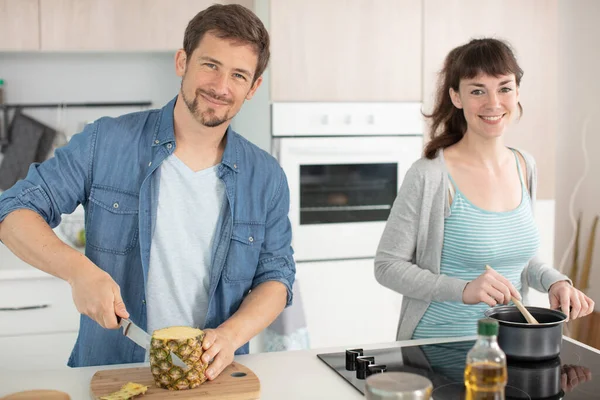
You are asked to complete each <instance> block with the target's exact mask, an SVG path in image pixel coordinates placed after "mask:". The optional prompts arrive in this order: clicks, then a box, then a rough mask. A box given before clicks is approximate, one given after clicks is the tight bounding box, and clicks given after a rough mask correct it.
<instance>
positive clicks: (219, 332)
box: [202, 328, 237, 381]
mask: <svg viewBox="0 0 600 400" xmlns="http://www.w3.org/2000/svg"><path fill="white" fill-rule="evenodd" d="M204 333H205V336H204V340H203V341H202V348H203V349H204V354H203V355H202V362H204V363H208V362H210V361H211V360H212V363H211V364H209V366H208V368H207V369H206V377H207V378H208V380H211V381H212V380H213V379H215V378H216V377H217V376H219V374H220V373H221V372H223V370H224V369H225V368H227V366H229V364H231V363H232V362H233V355H234V353H235V350H236V349H237V347H236V345H235V343H234V341H233V338H232V337H231V335H229V334H228V333H227V332H226V331H225V330H223V329H221V328H216V329H204Z"/></svg>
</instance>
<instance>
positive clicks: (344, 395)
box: [0, 336, 600, 400]
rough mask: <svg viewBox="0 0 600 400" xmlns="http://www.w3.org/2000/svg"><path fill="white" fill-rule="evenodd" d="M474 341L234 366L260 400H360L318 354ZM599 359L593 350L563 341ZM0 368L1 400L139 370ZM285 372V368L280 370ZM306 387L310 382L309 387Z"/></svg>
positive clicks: (84, 393)
mask: <svg viewBox="0 0 600 400" xmlns="http://www.w3.org/2000/svg"><path fill="white" fill-rule="evenodd" d="M474 338H475V337H473V336H470V337H462V338H451V339H425V340H411V341H403V342H393V343H378V344H372V345H360V346H345V347H336V348H328V349H314V350H302V351H285V352H274V353H259V354H249V355H243V356H237V357H236V358H235V359H236V361H238V362H240V363H242V364H244V365H245V366H247V367H249V368H250V369H251V370H252V371H254V373H256V375H257V376H258V377H259V379H260V383H261V399H263V400H281V399H285V400H305V399H345V400H352V399H355V400H359V399H363V398H364V397H363V396H361V394H360V393H359V392H358V391H356V389H354V388H353V387H352V386H351V385H349V384H348V383H347V382H346V381H345V380H344V379H342V378H341V377H340V376H339V375H338V374H337V373H336V372H334V371H333V370H332V369H330V368H329V367H328V366H327V365H326V364H325V363H323V362H322V361H321V360H319V359H318V358H317V354H320V353H330V352H338V351H344V350H345V349H348V348H354V347H362V348H363V349H365V350H369V349H377V348H384V347H402V346H409V345H421V344H433V343H445V342H455V341H461V340H472V339H474ZM565 340H569V341H571V342H575V343H577V344H579V345H581V346H583V347H585V348H588V349H591V350H593V351H595V352H597V353H598V354H600V351H598V350H597V349H594V348H591V347H589V346H586V345H584V344H582V343H580V342H577V341H575V340H572V339H570V338H568V337H565ZM5 365H7V363H5V362H3V363H1V364H0V396H4V395H7V394H10V393H14V392H18V391H24V390H33V389H54V390H61V391H63V392H66V393H68V394H69V395H70V396H71V399H73V400H80V399H90V398H91V397H90V381H91V379H92V376H93V375H94V373H95V372H96V371H98V370H102V369H108V368H128V367H132V366H143V365H144V364H126V365H111V366H100V367H85V368H64V369H60V370H53V371H33V372H31V371H18V372H15V371H9V370H7V369H3V368H2V367H1V366H5ZM284 366H285V367H284ZM307 382H310V384H309V385H308V384H307Z"/></svg>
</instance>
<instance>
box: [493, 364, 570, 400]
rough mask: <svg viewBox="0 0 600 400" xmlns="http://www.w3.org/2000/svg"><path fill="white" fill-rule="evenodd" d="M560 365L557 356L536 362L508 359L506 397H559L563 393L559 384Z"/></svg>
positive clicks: (545, 398) (549, 399)
mask: <svg viewBox="0 0 600 400" xmlns="http://www.w3.org/2000/svg"><path fill="white" fill-rule="evenodd" d="M560 367H561V365H560V358H558V357H557V358H553V359H551V360H547V361H537V362H523V361H512V360H509V362H508V363H507V370H508V383H507V385H506V391H505V393H506V398H507V399H544V400H557V399H560V398H561V397H562V396H563V395H564V393H563V391H562V389H561V385H560V378H561V369H560Z"/></svg>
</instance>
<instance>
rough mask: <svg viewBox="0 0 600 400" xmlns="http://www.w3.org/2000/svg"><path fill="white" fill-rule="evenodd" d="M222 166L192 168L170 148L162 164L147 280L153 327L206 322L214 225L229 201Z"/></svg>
mask: <svg viewBox="0 0 600 400" xmlns="http://www.w3.org/2000/svg"><path fill="white" fill-rule="evenodd" d="M217 168H218V165H217V166H214V167H211V168H207V169H204V170H201V171H197V172H193V171H192V170H191V169H190V168H189V167H188V166H187V165H185V164H184V163H183V162H182V161H181V160H180V159H179V158H177V156H175V155H174V154H171V155H170V156H169V157H167V158H166V159H165V160H164V161H163V163H162V164H161V166H160V184H159V190H158V207H157V211H156V221H155V227H154V231H153V235H152V244H151V246H150V267H149V271H148V282H147V288H146V289H147V294H146V299H147V307H148V308H147V313H148V333H150V334H152V332H153V331H154V330H156V329H161V328H166V327H169V326H192V327H196V328H203V326H204V323H205V319H206V313H207V311H208V290H209V283H210V270H211V264H212V257H211V255H212V254H211V251H212V245H213V240H214V236H215V229H216V227H217V223H218V221H219V216H220V215H221V210H222V208H223V204H224V201H225V185H224V184H223V182H222V181H221V179H219V178H218V176H217Z"/></svg>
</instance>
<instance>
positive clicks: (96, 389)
mask: <svg viewBox="0 0 600 400" xmlns="http://www.w3.org/2000/svg"><path fill="white" fill-rule="evenodd" d="M127 382H134V383H140V384H142V385H146V386H148V391H147V392H146V394H144V395H140V396H136V397H135V400H138V399H139V400H152V399H182V400H185V399H203V400H256V399H258V398H260V381H259V380H258V377H257V376H256V374H255V373H254V372H252V370H251V369H250V368H248V367H246V366H244V365H242V364H240V363H237V362H235V361H234V362H233V363H232V364H231V365H230V366H228V367H227V368H225V370H224V371H223V372H221V374H220V375H219V376H218V377H217V379H215V380H214V381H206V382H204V383H203V384H202V385H200V386H199V387H197V388H195V389H188V390H176V391H175V390H167V389H162V388H159V387H156V385H155V384H154V378H153V377H152V373H151V372H150V367H137V368H121V369H107V370H102V371H98V372H96V373H95V374H94V376H93V377H92V382H91V393H92V396H94V398H96V399H98V398H100V396H106V395H107V394H110V393H112V392H116V391H117V390H119V389H121V387H122V386H123V385H124V384H126V383H127Z"/></svg>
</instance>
